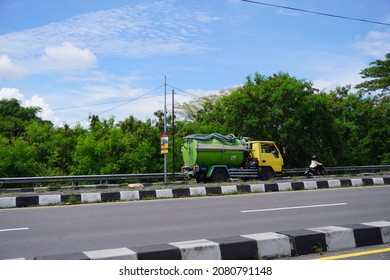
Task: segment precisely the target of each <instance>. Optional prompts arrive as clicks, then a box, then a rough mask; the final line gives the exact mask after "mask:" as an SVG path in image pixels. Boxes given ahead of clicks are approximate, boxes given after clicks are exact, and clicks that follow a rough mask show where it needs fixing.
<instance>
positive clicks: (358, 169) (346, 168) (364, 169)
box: [283, 165, 390, 175]
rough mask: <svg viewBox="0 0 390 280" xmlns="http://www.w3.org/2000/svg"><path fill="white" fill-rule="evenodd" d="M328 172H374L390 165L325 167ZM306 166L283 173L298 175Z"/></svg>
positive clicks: (389, 169)
mask: <svg viewBox="0 0 390 280" xmlns="http://www.w3.org/2000/svg"><path fill="white" fill-rule="evenodd" d="M325 170H326V173H327V174H340V173H352V174H353V173H362V172H374V171H390V165H366V166H336V167H325ZM305 171H306V168H290V169H287V168H286V169H284V170H283V173H284V174H286V175H296V174H303V173H305Z"/></svg>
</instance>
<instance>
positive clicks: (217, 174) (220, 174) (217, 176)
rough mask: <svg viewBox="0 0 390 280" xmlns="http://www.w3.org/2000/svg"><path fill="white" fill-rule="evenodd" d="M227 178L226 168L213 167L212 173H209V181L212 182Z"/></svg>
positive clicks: (222, 180) (224, 180)
mask: <svg viewBox="0 0 390 280" xmlns="http://www.w3.org/2000/svg"><path fill="white" fill-rule="evenodd" d="M227 179H228V175H227V173H226V170H224V169H223V168H215V169H214V171H213V174H212V175H211V181H213V182H217V183H220V182H226V181H227Z"/></svg>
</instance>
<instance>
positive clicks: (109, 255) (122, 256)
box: [83, 248, 137, 260]
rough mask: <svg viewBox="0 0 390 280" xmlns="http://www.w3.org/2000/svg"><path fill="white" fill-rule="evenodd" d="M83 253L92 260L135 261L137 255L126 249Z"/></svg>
mask: <svg viewBox="0 0 390 280" xmlns="http://www.w3.org/2000/svg"><path fill="white" fill-rule="evenodd" d="M83 253H84V254H85V255H87V257H88V258H90V259H92V260H136V259H137V253H136V252H134V251H132V250H130V249H128V248H115V249H106V250H96V251H86V252H83Z"/></svg>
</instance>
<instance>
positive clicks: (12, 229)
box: [0, 227, 29, 232]
mask: <svg viewBox="0 0 390 280" xmlns="http://www.w3.org/2000/svg"><path fill="white" fill-rule="evenodd" d="M28 229H29V228H28V227H23V228H5V229H0V232H5V231H18V230H28Z"/></svg>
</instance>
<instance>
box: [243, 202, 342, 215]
mask: <svg viewBox="0 0 390 280" xmlns="http://www.w3.org/2000/svg"><path fill="white" fill-rule="evenodd" d="M347 204H348V203H345V202H343V203H332V204H316V205H302V206H291V207H280V208H268V209H255V210H243V211H240V212H241V213H251V212H268V211H279V210H291V209H304V208H317V207H331V206H341V205H347Z"/></svg>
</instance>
